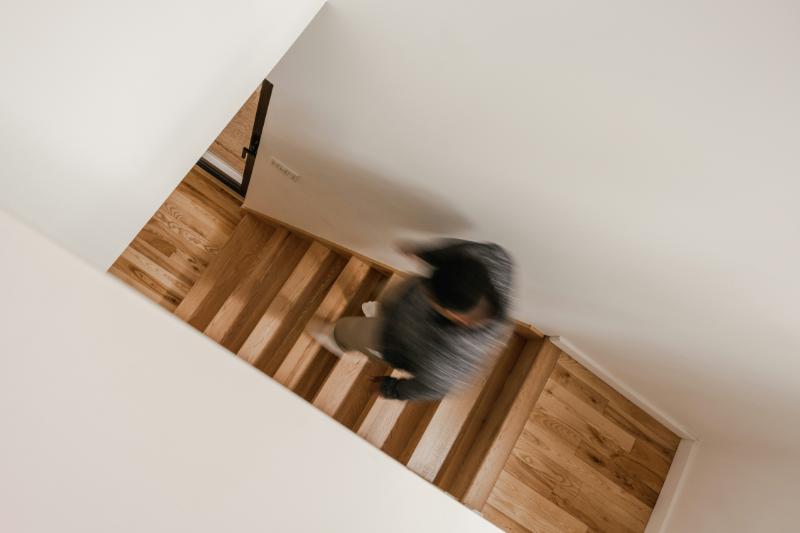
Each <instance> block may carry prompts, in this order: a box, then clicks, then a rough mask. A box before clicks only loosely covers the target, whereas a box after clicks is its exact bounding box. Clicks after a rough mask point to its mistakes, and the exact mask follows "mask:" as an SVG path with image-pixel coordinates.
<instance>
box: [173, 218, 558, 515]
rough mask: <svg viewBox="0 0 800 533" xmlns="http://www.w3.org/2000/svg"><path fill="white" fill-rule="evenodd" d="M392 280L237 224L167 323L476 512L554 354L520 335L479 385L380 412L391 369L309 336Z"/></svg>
mask: <svg viewBox="0 0 800 533" xmlns="http://www.w3.org/2000/svg"><path fill="white" fill-rule="evenodd" d="M397 279H399V275H398V274H396V273H393V272H388V271H387V270H386V269H385V268H383V267H381V266H378V265H375V264H371V263H369V262H368V261H367V260H365V259H362V258H359V257H356V256H353V255H351V254H349V253H348V252H347V251H345V250H343V249H339V248H336V247H333V246H331V245H328V244H324V243H322V242H320V241H317V240H314V239H312V238H310V237H307V236H305V235H301V234H299V233H297V232H294V231H291V230H289V229H287V228H286V227H283V226H281V225H278V224H275V223H272V222H269V221H267V220H264V219H261V218H259V217H257V216H255V215H253V214H245V216H244V217H243V218H242V220H241V222H240V223H239V224H238V226H237V227H236V229H235V230H234V232H233V234H232V236H231V238H230V239H229V241H228V242H227V244H225V246H224V247H223V248H222V249H221V250H220V252H219V254H218V255H217V257H216V258H215V259H214V261H213V262H212V263H211V264H209V266H208V268H207V269H206V270H205V271H204V272H203V274H202V275H201V276H200V278H199V279H198V280H197V282H196V283H195V284H194V286H193V287H192V288H191V290H190V291H189V292H188V294H187V295H186V297H185V298H184V299H183V301H181V303H180V304H179V305H178V307H177V309H176V310H175V314H176V315H178V316H179V317H181V318H182V319H183V320H185V321H186V322H188V323H189V324H191V325H192V326H194V327H195V328H197V329H198V330H200V331H202V332H203V333H205V334H206V335H208V336H209V337H211V338H212V339H214V340H215V341H217V342H218V343H220V344H221V345H223V346H224V347H226V348H227V349H229V350H230V351H231V352H233V353H235V354H237V355H238V356H239V357H241V358H242V359H244V360H245V361H247V362H248V363H250V364H251V365H253V366H255V367H256V368H258V369H259V370H261V371H262V372H264V373H265V374H267V375H269V376H271V377H273V378H274V379H275V380H277V381H278V382H280V383H282V384H283V385H285V386H286V387H287V388H289V389H291V390H292V391H294V392H296V393H297V394H298V395H300V396H302V397H303V398H305V399H306V400H307V401H309V402H311V403H313V404H314V405H315V406H316V407H318V408H319V409H321V410H322V411H324V412H325V413H327V414H328V415H330V416H331V417H333V418H335V419H336V420H337V421H339V422H340V423H342V424H344V425H345V426H347V427H348V428H350V429H351V430H353V431H354V432H356V433H357V434H358V435H360V436H362V437H363V438H364V439H366V440H367V441H369V442H370V443H372V444H373V445H375V446H377V447H379V448H380V449H381V450H383V451H384V452H386V453H387V454H389V455H390V456H392V457H393V458H395V459H396V460H398V461H400V462H401V463H403V464H405V465H407V466H408V468H410V469H411V470H413V471H414V472H416V473H417V474H419V475H420V476H422V477H423V478H425V479H426V480H428V481H430V482H431V483H435V484H436V485H437V486H439V487H440V488H442V489H443V490H445V491H447V492H449V493H450V494H452V495H453V496H455V497H456V498H458V499H459V500H461V501H462V502H464V503H465V504H466V505H468V506H469V507H471V508H473V509H477V510H481V509H482V508H483V506H484V504H485V503H486V500H487V498H488V497H489V494H490V492H491V491H492V488H493V487H494V485H495V482H496V481H497V479H498V477H499V476H500V473H501V471H502V470H503V467H504V465H505V463H506V460H507V459H508V457H509V455H510V454H511V451H512V449H513V447H514V444H515V442H516V441H517V439H518V438H519V436H520V434H521V433H522V431H523V428H524V426H525V423H526V421H527V420H528V418H529V416H530V414H531V411H532V409H533V407H534V405H535V404H536V401H537V399H538V397H539V395H540V394H541V392H542V390H543V388H544V386H545V383H546V382H547V380H548V378H549V377H550V375H551V373H552V372H553V369H554V368H555V365H556V362H557V360H558V356H559V351H558V349H557V348H556V347H555V346H554V345H553V344H551V343H550V342H549V341H548V340H547V339H546V338H542V337H541V336H540V335H538V334H537V333H536V332H535V331H534V330H532V329H528V328H524V327H519V328H517V331H516V332H515V333H514V335H513V337H512V338H511V340H510V342H509V343H508V345H507V346H506V347H505V350H504V352H503V353H502V354H501V355H500V357H499V358H498V359H497V362H496V364H495V365H494V367H493V368H492V370H491V372H489V373H488V374H487V375H486V376H483V377H482V378H481V379H480V380H478V382H477V383H476V384H475V386H474V387H473V388H472V389H471V390H468V391H466V392H464V393H462V394H459V395H454V396H449V397H447V398H445V399H443V400H441V401H437V402H424V403H411V402H402V401H397V400H387V399H385V398H382V397H380V396H379V395H378V394H377V391H376V387H375V386H374V385H373V384H372V383H371V381H370V378H372V377H373V376H379V375H387V374H390V373H391V372H392V369H391V368H390V367H388V366H387V365H385V364H383V363H381V362H376V361H373V360H368V359H366V358H347V357H346V358H343V359H339V358H337V357H335V356H333V355H332V354H330V353H328V352H327V351H326V350H324V349H322V348H321V347H320V346H319V345H318V344H317V343H316V342H315V341H314V340H313V339H312V338H311V336H310V335H309V333H308V331H307V329H306V328H307V325H308V323H309V321H310V320H311V319H312V318H313V317H316V318H321V319H325V320H329V321H332V320H336V319H337V318H339V317H341V316H347V315H358V314H360V313H361V304H362V303H364V302H366V301H369V300H374V299H376V298H377V297H378V295H379V294H380V292H381V291H382V290H383V289H384V288H385V287H386V285H387V284H388V283H395V282H396V280H397Z"/></svg>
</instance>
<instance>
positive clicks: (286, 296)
mask: <svg viewBox="0 0 800 533" xmlns="http://www.w3.org/2000/svg"><path fill="white" fill-rule="evenodd" d="M331 254H332V251H331V249H330V248H328V247H327V246H324V245H322V244H320V243H318V242H314V243H312V244H311V246H310V247H309V248H308V250H307V251H306V253H305V254H304V255H303V258H302V259H301V260H300V263H298V265H297V267H296V268H295V269H294V271H293V272H292V274H291V276H289V279H287V280H286V282H285V283H284V284H283V286H282V287H281V289H280V291H279V292H278V294H277V295H276V296H275V298H274V299H273V300H272V302H271V303H270V305H269V307H267V309H266V311H265V312H264V314H263V315H262V316H261V318H260V319H259V321H258V323H257V324H256V325H255V327H254V328H253V330H252V331H251V332H250V334H249V335H248V337H247V339H246V340H245V342H244V344H243V345H242V347H241V348H240V349H239V351H238V352H237V354H238V355H239V357H241V358H242V359H244V360H245V361H247V362H248V363H250V364H253V365H256V366H259V367H262V366H264V365H268V363H270V362H271V361H269V359H270V358H269V357H268V356H269V355H270V350H271V349H273V350H274V348H275V347H276V344H277V343H279V342H281V341H283V338H282V337H281V334H282V333H285V330H286V328H289V327H291V325H292V321H293V320H295V319H296V318H297V313H298V308H299V307H301V306H303V305H305V304H306V302H304V298H303V297H304V295H306V294H307V292H308V290H309V288H310V287H312V286H313V284H314V283H315V281H317V279H318V277H317V276H318V274H319V273H320V272H321V271H322V270H323V265H325V263H326V261H327V260H328V259H329V258H330V256H331ZM273 364H274V363H273ZM269 366H271V365H269ZM264 370H265V372H266V373H267V374H272V373H274V370H273V371H272V372H270V371H269V369H266V368H265V369H264Z"/></svg>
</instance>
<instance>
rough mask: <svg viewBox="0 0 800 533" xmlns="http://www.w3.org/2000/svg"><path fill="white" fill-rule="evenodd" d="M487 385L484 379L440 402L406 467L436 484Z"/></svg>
mask: <svg viewBox="0 0 800 533" xmlns="http://www.w3.org/2000/svg"><path fill="white" fill-rule="evenodd" d="M485 384H486V378H485V377H484V378H482V379H480V380H479V381H478V382H477V383H476V384H475V385H473V386H472V387H471V388H469V389H468V390H466V391H463V392H461V393H459V394H453V395H451V396H446V397H445V398H443V399H442V400H441V401H440V402H439V403H438V405H437V407H436V411H435V413H434V415H433V417H432V418H431V421H430V422H429V423H428V427H427V428H426V429H425V432H424V433H423V435H422V438H421V439H420V441H419V443H418V444H417V446H416V448H415V449H414V452H413V453H412V454H411V458H410V459H409V460H408V463H407V464H406V466H408V468H410V469H411V470H413V471H414V472H416V473H417V474H419V475H420V476H421V477H423V478H425V479H426V480H428V481H430V482H431V483H433V481H434V480H435V479H436V476H437V475H438V474H439V470H440V469H441V467H442V465H443V464H444V461H445V459H446V458H447V454H448V453H449V452H450V449H451V448H452V446H453V443H454V442H455V441H456V438H458V435H459V433H460V432H461V428H462V427H463V426H464V424H465V423H466V421H467V417H468V416H469V414H470V413H471V412H472V409H473V407H474V406H475V402H477V401H478V397H479V396H480V393H481V390H483V387H484V385H485Z"/></svg>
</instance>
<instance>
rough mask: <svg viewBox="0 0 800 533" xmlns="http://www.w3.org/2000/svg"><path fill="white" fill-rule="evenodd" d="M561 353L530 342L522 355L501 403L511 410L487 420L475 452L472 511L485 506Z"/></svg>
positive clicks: (470, 489)
mask: <svg viewBox="0 0 800 533" xmlns="http://www.w3.org/2000/svg"><path fill="white" fill-rule="evenodd" d="M558 354H559V350H558V348H556V347H555V346H554V345H553V344H552V343H551V342H550V341H544V342H542V343H537V342H533V341H529V342H528V344H527V346H526V348H525V350H523V352H522V354H521V355H520V358H519V360H518V361H517V364H516V365H515V366H514V370H513V371H512V374H511V376H510V380H509V383H508V384H507V385H506V387H505V388H504V389H503V391H502V393H501V395H500V398H499V400H498V403H499V404H500V405H501V406H503V407H505V406H506V405H507V406H508V409H507V410H505V409H499V410H495V411H494V412H493V414H494V415H495V416H493V417H491V418H490V419H489V420H488V421H487V424H486V428H485V429H484V431H483V432H482V434H481V439H479V440H478V441H477V443H476V446H475V448H474V451H473V455H472V457H475V458H476V460H477V461H479V462H478V468H477V470H476V473H475V474H474V476H473V478H472V480H471V482H470V483H469V486H468V487H467V490H466V492H465V493H464V497H463V499H462V501H463V502H464V503H465V504H467V505H468V506H470V507H472V508H473V509H480V508H481V507H483V504H484V503H486V499H487V498H488V497H489V494H490V493H491V491H492V487H493V486H494V480H496V479H497V476H498V475H499V474H500V472H502V470H503V465H504V463H505V461H506V459H507V458H508V456H509V454H510V452H511V450H512V448H513V446H514V443H515V442H516V440H517V438H518V437H519V435H520V433H522V429H523V427H524V425H525V420H526V419H527V417H528V415H529V413H530V412H531V410H532V409H533V406H534V405H535V404H536V401H537V400H538V399H539V395H540V394H541V392H542V389H543V387H544V385H545V383H546V382H547V380H548V378H549V377H550V373H551V372H552V370H553V367H554V366H555V364H556V361H557V359H558ZM516 381H521V384H520V385H519V386H518V387H515V383H514V382H516ZM504 411H505V412H504ZM495 427H497V429H494V428H495ZM492 434H493V435H492ZM484 443H486V444H484ZM484 449H485V451H484Z"/></svg>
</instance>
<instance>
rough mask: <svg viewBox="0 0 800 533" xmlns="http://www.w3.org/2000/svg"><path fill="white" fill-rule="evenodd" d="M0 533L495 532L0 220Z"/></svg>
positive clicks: (124, 291) (104, 280) (118, 289)
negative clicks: (3, 254)
mask: <svg viewBox="0 0 800 533" xmlns="http://www.w3.org/2000/svg"><path fill="white" fill-rule="evenodd" d="M0 247H1V248H2V249H3V250H5V251H6V252H8V254H9V255H7V256H6V257H12V256H13V260H4V261H2V262H0V295H2V298H0V428H2V438H0V530H2V531H8V532H11V531H13V532H16V533H28V532H37V533H39V532H42V533H44V532H50V531H60V532H81V533H84V532H103V533H105V532H109V531H115V532H128V531H130V532H141V531H153V532H160V531H164V532H166V531H192V532H215V533H216V532H220V531H260V532H261V531H276V532H293V531H297V532H312V531H352V532H365V533H367V532H369V533H372V532H374V531H376V530H381V531H394V532H398V533H399V532H407V531H430V532H437V533H438V532H441V531H466V532H473V531H474V532H478V531H496V529H495V528H494V527H493V526H492V525H490V524H489V523H488V522H486V521H484V520H483V519H482V518H480V517H479V516H478V515H476V514H475V513H473V512H471V511H469V510H468V509H467V508H466V507H464V506H462V505H461V504H459V503H458V502H457V501H456V500H454V499H452V498H451V497H449V496H447V495H446V494H445V493H443V492H441V491H439V490H438V489H437V488H435V487H434V486H433V485H431V484H430V483H428V482H426V481H425V480H423V479H422V478H420V477H419V476H417V475H415V474H414V473H412V472H411V471H410V470H408V469H406V468H405V467H404V466H402V465H400V464H399V463H397V462H396V461H394V460H392V459H391V458H390V457H388V456H387V455H384V454H383V453H382V452H380V451H379V450H377V449H376V448H374V447H373V446H371V445H369V444H368V443H366V442H365V441H363V440H361V439H360V438H359V437H357V436H356V435H355V434H353V433H352V432H351V431H349V430H347V429H346V428H345V427H344V426H341V425H339V424H338V423H337V422H335V421H333V420H332V419H331V418H329V417H328V416H326V415H324V414H323V413H321V412H320V411H318V410H316V409H315V408H314V407H312V406H311V405H310V404H308V403H307V402H305V401H303V400H302V399H300V398H299V397H297V396H295V395H294V394H293V393H291V392H289V391H288V390H286V389H285V388H283V387H281V386H280V385H278V384H277V383H275V382H274V381H272V380H271V379H269V378H268V377H266V376H265V375H263V374H261V373H260V372H258V371H257V370H255V369H254V368H252V367H251V366H249V365H247V364H245V363H244V362H243V361H241V360H240V359H238V358H237V357H235V356H233V355H231V354H230V353H228V352H227V351H225V350H224V349H222V348H221V347H219V346H218V345H216V344H215V343H213V342H212V341H210V340H209V339H207V338H206V337H203V336H202V335H199V334H198V333H197V332H196V331H194V330H193V329H192V328H190V327H189V326H188V325H186V324H184V323H183V322H180V321H179V320H178V319H176V318H175V317H174V316H172V315H170V314H168V313H165V312H164V311H163V310H161V309H160V308H158V307H156V306H154V305H152V303H151V302H149V301H147V300H145V299H144V298H143V297H142V296H141V295H139V294H137V293H135V292H134V291H132V290H131V289H129V288H128V287H126V286H124V285H122V284H121V283H119V282H118V281H117V280H115V279H113V278H111V277H110V276H106V275H104V274H101V273H98V272H96V271H95V270H94V269H92V268H90V267H89V266H87V265H85V264H84V263H82V262H80V261H79V260H78V259H76V258H74V257H73V256H71V255H69V254H68V253H66V252H65V251H63V250H62V249H60V248H58V247H56V246H55V245H53V244H51V243H49V242H47V241H45V240H44V238H42V237H41V236H39V235H37V234H35V233H34V232H33V231H31V230H29V229H27V228H24V227H23V226H22V225H20V224H18V223H16V222H14V221H12V220H11V219H10V218H9V217H8V216H7V215H6V214H4V213H2V212H0Z"/></svg>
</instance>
